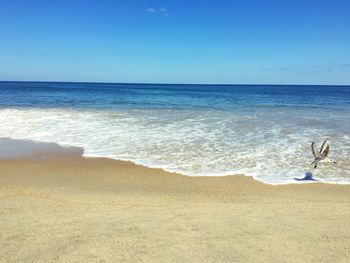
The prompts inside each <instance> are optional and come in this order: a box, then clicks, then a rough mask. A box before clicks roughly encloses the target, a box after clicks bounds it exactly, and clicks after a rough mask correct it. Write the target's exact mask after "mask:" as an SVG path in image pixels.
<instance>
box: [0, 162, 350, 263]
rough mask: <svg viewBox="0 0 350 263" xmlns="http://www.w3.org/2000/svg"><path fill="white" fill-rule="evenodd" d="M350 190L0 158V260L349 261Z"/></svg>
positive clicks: (120, 166) (115, 164) (109, 165)
mask: <svg viewBox="0 0 350 263" xmlns="http://www.w3.org/2000/svg"><path fill="white" fill-rule="evenodd" d="M349 261H350V186H345V185H326V184H320V183H316V184H303V185H285V186H270V185H264V184H262V183H259V182H256V181H254V180H253V179H251V178H250V177H244V176H227V177H186V176H181V175H177V174H171V173H166V172H164V171H162V170H158V169H149V168H145V167H142V166H138V165H134V164H132V163H129V162H122V161H114V160H109V159H102V158H99V159H95V158H88V159H85V158H81V157H72V156H71V157H69V158H55V159H47V160H28V159H17V160H13V159H10V160H0V262H349Z"/></svg>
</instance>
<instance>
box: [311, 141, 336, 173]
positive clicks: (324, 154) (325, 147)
mask: <svg viewBox="0 0 350 263" xmlns="http://www.w3.org/2000/svg"><path fill="white" fill-rule="evenodd" d="M311 150H312V154H313V155H314V157H315V160H314V161H313V162H312V163H311V165H313V164H314V168H317V164H318V163H320V162H324V163H335V164H336V163H337V162H336V161H335V160H333V159H330V158H328V154H329V139H326V140H325V141H324V142H323V144H322V146H321V149H320V151H317V149H316V146H315V142H312V144H311Z"/></svg>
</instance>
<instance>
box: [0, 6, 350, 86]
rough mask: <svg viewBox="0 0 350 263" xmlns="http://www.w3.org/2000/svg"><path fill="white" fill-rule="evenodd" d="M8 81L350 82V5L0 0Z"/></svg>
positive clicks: (0, 76) (1, 74) (2, 63)
mask: <svg viewBox="0 0 350 263" xmlns="http://www.w3.org/2000/svg"><path fill="white" fill-rule="evenodd" d="M0 35H1V41H0V80H3V81H58V82H103V83H150V84H151V83H152V84H154V83H160V84H162V83H164V84H273V85H288V84H290V85H350V1H343V0H335V1H330V0H325V1H315V0H309V1H306V2H304V3H296V2H295V1H290V0H286V1H273V0H266V1H258V0H252V1H243V0H240V1H228V0H218V1H215V2H213V1H209V0H204V1H201V2H200V5H199V4H198V2H196V1H184V0H180V1H170V0H163V1H155V0H150V1H142V2H141V1H127V2H126V1H112V0H106V1H103V2H96V1H90V0H87V1H68V0H62V1H57V2H52V1H44V0H28V1H24V0H13V1H8V0H4V1H1V2H0Z"/></svg>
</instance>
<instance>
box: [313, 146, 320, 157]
mask: <svg viewBox="0 0 350 263" xmlns="http://www.w3.org/2000/svg"><path fill="white" fill-rule="evenodd" d="M311 150H312V154H313V155H314V157H315V158H320V153H319V151H317V149H316V146H315V142H312V143H311Z"/></svg>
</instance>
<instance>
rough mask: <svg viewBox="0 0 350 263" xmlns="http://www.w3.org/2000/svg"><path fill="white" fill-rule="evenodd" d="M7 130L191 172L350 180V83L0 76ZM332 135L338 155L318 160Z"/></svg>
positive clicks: (270, 179) (0, 132)
mask: <svg viewBox="0 0 350 263" xmlns="http://www.w3.org/2000/svg"><path fill="white" fill-rule="evenodd" d="M0 122H1V129H0V137H12V138H14V139H32V140H38V141H50V142H57V143H60V144H63V145H72V146H80V147H84V149H85V155H86V156H101V157H110V158H115V159H122V160H130V161H133V162H135V163H139V164H143V165H146V166H150V167H160V168H163V169H165V170H167V171H171V172H179V173H182V174H186V175H191V176H198V175H214V176H220V175H228V174H238V173H240V174H246V175H250V176H253V177H254V178H255V179H257V180H260V181H262V182H265V183H271V184H280V183H291V182H300V181H298V180H295V178H302V177H303V176H304V175H305V174H306V173H308V172H311V173H312V174H313V175H314V178H316V179H317V180H320V181H323V182H334V183H350V157H349V153H350V86H302V85H293V86H292V85H291V86H286V85H284V86H279V85H165V84H103V83H99V84H97V83H52V82H51V83H46V82H0ZM325 138H330V140H331V151H330V157H332V158H333V159H336V160H337V161H338V164H337V165H331V164H321V165H320V166H319V168H318V169H313V168H312V167H311V166H310V163H311V162H312V160H313V156H312V154H311V150H310V144H311V142H312V141H313V140H315V141H316V142H317V143H318V144H319V145H320V144H321V143H322V141H323V140H324V139H325Z"/></svg>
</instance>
